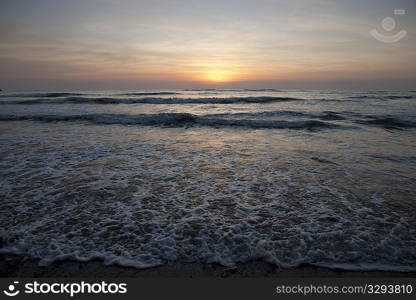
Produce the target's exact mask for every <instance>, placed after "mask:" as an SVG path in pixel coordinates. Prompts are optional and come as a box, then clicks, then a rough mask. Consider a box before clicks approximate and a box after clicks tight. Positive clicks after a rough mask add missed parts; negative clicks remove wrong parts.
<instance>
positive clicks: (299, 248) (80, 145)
mask: <svg viewBox="0 0 416 300" xmlns="http://www.w3.org/2000/svg"><path fill="white" fill-rule="evenodd" d="M415 145H416V91H355V92H352V91H339V90H331V91H329V90H328V91H317V90H276V89H262V90H252V89H236V90H221V89H206V90H197V89H189V90H134V91H107V92H103V91H70V92H67V91H65V92H61V91H57V92H44V91H34V92H24V93H23V92H13V93H12V92H10V93H6V92H3V93H0V199H1V200H0V201H1V210H0V235H1V236H2V239H3V245H2V248H1V249H0V252H2V253H14V254H22V255H27V256H30V257H34V258H39V259H40V263H41V264H48V263H51V262H54V261H56V260H63V259H74V260H80V261H87V260H91V259H95V258H99V259H103V260H104V262H105V263H106V264H117V265H122V266H134V267H138V268H146V267H151V266H158V265H163V264H166V263H169V262H184V263H186V262H199V263H213V262H215V263H220V264H223V265H226V266H235V265H237V264H238V263H242V262H247V261H252V260H263V261H267V262H269V263H272V264H274V265H276V266H279V267H282V268H289V267H297V266H300V265H305V264H308V265H314V266H322V267H329V268H341V269H346V270H391V271H416V196H415V192H416V146H415Z"/></svg>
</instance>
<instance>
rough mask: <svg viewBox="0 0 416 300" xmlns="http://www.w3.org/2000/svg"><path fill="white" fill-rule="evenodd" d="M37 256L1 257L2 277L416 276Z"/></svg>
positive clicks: (256, 264) (254, 264)
mask: <svg viewBox="0 0 416 300" xmlns="http://www.w3.org/2000/svg"><path fill="white" fill-rule="evenodd" d="M38 262H39V261H38V260H37V259H33V258H29V257H24V256H15V255H7V256H4V255H3V256H2V257H1V260H0V276H1V277H110V278H120V277H187V278H191V277H377V278H381V277H416V272H389V271H387V272H386V271H345V270H340V269H326V268H321V267H314V266H311V265H304V266H300V267H297V268H293V269H280V268H277V267H276V266H274V265H272V264H269V263H266V262H263V261H252V262H247V263H241V264H239V265H237V267H236V268H230V267H225V266H222V265H219V264H203V263H168V264H165V265H162V266H158V267H154V268H148V269H136V268H132V267H122V266H106V265H104V264H103V262H102V261H99V260H94V261H89V262H78V261H69V260H65V261H58V262H54V263H52V264H50V265H48V266H39V264H38Z"/></svg>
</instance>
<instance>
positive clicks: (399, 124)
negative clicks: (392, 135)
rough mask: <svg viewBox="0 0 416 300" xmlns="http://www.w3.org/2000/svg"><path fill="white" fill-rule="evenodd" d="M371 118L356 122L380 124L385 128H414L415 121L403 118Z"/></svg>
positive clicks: (415, 126) (415, 125)
mask: <svg viewBox="0 0 416 300" xmlns="http://www.w3.org/2000/svg"><path fill="white" fill-rule="evenodd" d="M368 118H371V120H359V121H357V123H359V124H365V125H375V126H381V127H383V128H386V129H402V128H416V122H409V121H405V120H399V119H397V118H393V117H378V118H377V117H372V116H368Z"/></svg>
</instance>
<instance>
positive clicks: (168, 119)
mask: <svg viewBox="0 0 416 300" xmlns="http://www.w3.org/2000/svg"><path fill="white" fill-rule="evenodd" d="M0 121H40V122H76V121H86V122H90V123H94V124H120V125H142V126H172V127H182V126H195V125H199V126H210V127H243V128H244V127H245V128H253V129H309V130H311V129H325V128H327V129H329V128H340V127H342V126H340V125H337V124H333V123H329V122H322V121H318V120H296V121H286V120H251V119H223V118H215V117H212V116H197V115H193V114H188V113H160V114H138V115H125V114H86V115H32V116H30V115H28V116H7V115H6V116H0Z"/></svg>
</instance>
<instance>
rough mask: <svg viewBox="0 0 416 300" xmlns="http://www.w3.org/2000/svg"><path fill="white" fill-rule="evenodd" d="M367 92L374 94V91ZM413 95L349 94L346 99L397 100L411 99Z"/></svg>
mask: <svg viewBox="0 0 416 300" xmlns="http://www.w3.org/2000/svg"><path fill="white" fill-rule="evenodd" d="M368 94H376V93H368ZM413 98H414V96H411V95H387V96H377V95H374V96H368V95H361V96H350V97H347V99H379V100H397V99H413Z"/></svg>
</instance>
